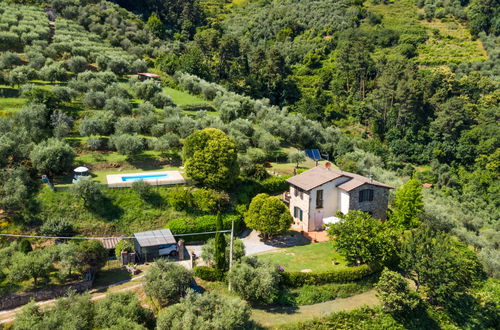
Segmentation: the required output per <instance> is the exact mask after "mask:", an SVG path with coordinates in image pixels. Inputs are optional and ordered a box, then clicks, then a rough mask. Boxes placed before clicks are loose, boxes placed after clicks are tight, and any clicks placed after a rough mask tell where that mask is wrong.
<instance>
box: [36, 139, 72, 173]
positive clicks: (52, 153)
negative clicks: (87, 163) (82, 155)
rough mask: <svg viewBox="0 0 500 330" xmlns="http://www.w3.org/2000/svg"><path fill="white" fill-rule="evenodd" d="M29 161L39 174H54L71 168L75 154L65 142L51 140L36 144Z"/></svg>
mask: <svg viewBox="0 0 500 330" xmlns="http://www.w3.org/2000/svg"><path fill="white" fill-rule="evenodd" d="M30 159H31V162H32V163H33V166H34V167H35V168H36V169H37V170H38V171H39V172H40V173H48V174H56V173H61V172H64V171H66V170H67V169H68V168H69V167H71V165H72V164H73V160H74V159H75V153H74V151H73V149H72V148H71V147H70V146H69V145H68V144H67V143H66V142H64V141H62V140H59V139H54V138H51V139H48V140H45V141H42V142H40V143H39V144H37V145H36V146H35V147H34V148H33V151H31V153H30Z"/></svg>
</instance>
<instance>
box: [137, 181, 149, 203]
mask: <svg viewBox="0 0 500 330" xmlns="http://www.w3.org/2000/svg"><path fill="white" fill-rule="evenodd" d="M132 189H134V191H135V192H136V193H137V195H139V197H140V198H141V199H142V200H146V199H148V197H150V196H151V185H150V184H149V183H147V182H146V181H135V182H134V183H132Z"/></svg>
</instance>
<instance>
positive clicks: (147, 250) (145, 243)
mask: <svg viewBox="0 0 500 330" xmlns="http://www.w3.org/2000/svg"><path fill="white" fill-rule="evenodd" d="M134 248H135V252H136V253H137V254H138V256H139V258H140V259H141V260H143V261H153V260H154V259H157V258H160V257H166V256H169V257H177V255H178V252H177V250H178V249H177V242H176V240H175V237H174V235H172V232H171V231H170V229H160V230H152V231H145V232H142V233H135V234H134Z"/></svg>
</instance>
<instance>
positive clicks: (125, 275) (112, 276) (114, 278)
mask: <svg viewBox="0 0 500 330" xmlns="http://www.w3.org/2000/svg"><path fill="white" fill-rule="evenodd" d="M131 278H132V277H131V276H130V273H129V272H128V271H127V270H125V269H122V268H112V269H108V270H104V271H100V272H99V273H98V274H97V276H96V278H95V281H94V285H93V286H94V287H102V286H107V285H110V284H114V283H117V282H122V281H127V280H130V279H131Z"/></svg>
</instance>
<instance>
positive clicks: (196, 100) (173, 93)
mask: <svg viewBox="0 0 500 330" xmlns="http://www.w3.org/2000/svg"><path fill="white" fill-rule="evenodd" d="M163 92H164V93H165V94H167V95H169V96H170V97H171V98H172V99H173V100H174V103H175V104H177V105H179V106H181V105H201V104H209V103H210V102H208V101H206V100H204V99H202V98H201V97H199V96H196V95H191V94H189V93H187V92H183V91H179V90H177V89H173V88H170V87H163Z"/></svg>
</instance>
